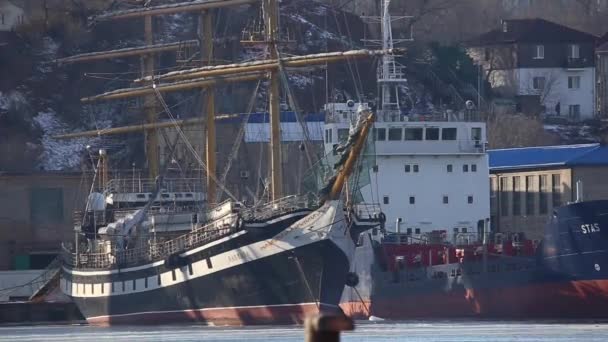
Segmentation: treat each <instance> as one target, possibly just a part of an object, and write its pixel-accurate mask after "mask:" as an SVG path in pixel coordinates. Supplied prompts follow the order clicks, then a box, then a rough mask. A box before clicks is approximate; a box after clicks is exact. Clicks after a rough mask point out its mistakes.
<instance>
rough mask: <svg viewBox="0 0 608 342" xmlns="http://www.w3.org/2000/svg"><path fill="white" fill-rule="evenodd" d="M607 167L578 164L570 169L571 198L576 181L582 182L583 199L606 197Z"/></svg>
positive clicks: (607, 186)
mask: <svg viewBox="0 0 608 342" xmlns="http://www.w3.org/2000/svg"><path fill="white" fill-rule="evenodd" d="M607 174H608V167H606V166H604V167H597V166H578V167H575V168H573V169H572V189H573V194H572V196H573V198H574V196H575V192H574V189H575V186H576V182H577V181H579V180H580V181H582V183H583V199H584V200H585V201H593V200H605V199H608V178H606V175H607Z"/></svg>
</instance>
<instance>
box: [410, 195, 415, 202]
mask: <svg viewBox="0 0 608 342" xmlns="http://www.w3.org/2000/svg"><path fill="white" fill-rule="evenodd" d="M410 204H416V197H414V196H410Z"/></svg>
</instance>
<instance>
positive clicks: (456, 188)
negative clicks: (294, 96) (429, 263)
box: [324, 0, 490, 238]
mask: <svg viewBox="0 0 608 342" xmlns="http://www.w3.org/2000/svg"><path fill="white" fill-rule="evenodd" d="M389 3H390V0H384V1H383V6H384V7H383V17H382V20H381V22H382V26H383V39H384V41H383V48H385V49H389V48H392V47H393V44H394V41H392V34H391V33H390V26H391V21H392V19H391V17H390V15H389V14H388V6H389ZM378 69H379V70H378V87H379V96H378V97H379V101H380V103H379V105H378V108H379V110H378V111H377V112H378V118H377V122H376V124H375V129H374V134H373V135H374V139H375V159H376V163H375V164H376V165H375V167H373V168H372V169H371V170H370V175H371V184H369V185H366V186H364V187H363V188H362V189H361V191H362V194H363V197H364V198H363V200H364V201H365V202H370V203H374V202H375V203H380V205H381V208H382V211H383V212H384V213H385V215H386V217H387V229H388V230H390V231H396V230H399V231H400V232H401V233H409V234H411V235H413V236H416V235H422V234H423V233H428V232H431V231H442V230H443V231H446V232H447V233H448V236H449V237H452V238H455V237H456V235H458V234H462V233H467V234H468V233H472V234H480V236H481V233H482V232H488V231H489V218H490V198H489V197H490V189H489V181H488V179H489V166H488V156H487V154H486V149H485V146H486V141H487V139H486V126H485V123H483V122H481V121H477V120H475V117H476V116H477V115H475V113H473V112H472V111H469V112H464V113H452V112H446V113H440V114H434V115H414V114H409V115H408V114H406V113H404V112H403V111H402V109H401V108H400V104H399V98H398V94H399V92H398V89H399V86H402V85H404V84H405V83H406V82H407V81H406V79H405V78H404V73H403V67H402V66H400V65H399V64H398V63H397V62H396V61H395V57H394V56H386V57H385V58H383V60H382V63H381V64H380V65H379V66H378ZM359 106H363V107H366V106H367V104H364V103H363V104H360V103H355V102H353V101H349V102H347V103H329V104H327V105H325V108H324V109H325V114H326V119H325V121H326V122H325V128H324V130H325V132H324V145H325V152H326V154H327V155H330V156H331V155H332V154H333V150H334V147H335V146H336V145H337V144H340V143H341V142H344V139H346V138H347V137H348V130H349V127H350V126H351V124H353V120H354V119H355V118H357V109H358V107H359Z"/></svg>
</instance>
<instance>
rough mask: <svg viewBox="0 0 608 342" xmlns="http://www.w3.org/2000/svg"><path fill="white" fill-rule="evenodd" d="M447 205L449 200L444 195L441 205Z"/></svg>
mask: <svg viewBox="0 0 608 342" xmlns="http://www.w3.org/2000/svg"><path fill="white" fill-rule="evenodd" d="M448 203H450V199H449V197H448V196H446V195H444V196H443V204H448Z"/></svg>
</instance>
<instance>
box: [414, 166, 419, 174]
mask: <svg viewBox="0 0 608 342" xmlns="http://www.w3.org/2000/svg"><path fill="white" fill-rule="evenodd" d="M418 171H420V167H419V166H418V164H414V172H416V173H417V172H418Z"/></svg>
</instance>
